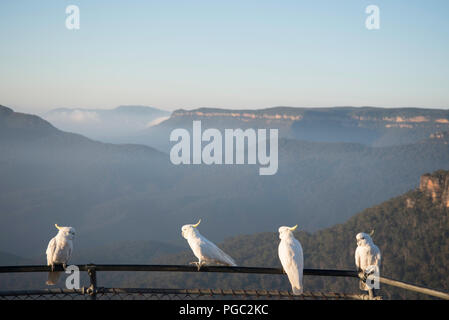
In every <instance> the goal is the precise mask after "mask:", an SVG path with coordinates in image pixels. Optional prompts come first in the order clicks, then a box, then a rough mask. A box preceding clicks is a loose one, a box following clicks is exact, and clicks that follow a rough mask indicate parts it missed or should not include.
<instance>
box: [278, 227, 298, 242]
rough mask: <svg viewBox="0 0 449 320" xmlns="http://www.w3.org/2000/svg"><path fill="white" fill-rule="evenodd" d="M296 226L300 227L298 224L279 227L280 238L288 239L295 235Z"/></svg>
mask: <svg viewBox="0 0 449 320" xmlns="http://www.w3.org/2000/svg"><path fill="white" fill-rule="evenodd" d="M296 228H298V225H296V226H294V227H291V228H290V227H280V228H279V239H281V240H282V239H287V238H290V237H293V231H295V230H296Z"/></svg>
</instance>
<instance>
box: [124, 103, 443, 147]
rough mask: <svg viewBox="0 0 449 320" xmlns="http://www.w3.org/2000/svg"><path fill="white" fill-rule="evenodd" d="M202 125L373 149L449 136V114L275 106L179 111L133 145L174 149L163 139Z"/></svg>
mask: <svg viewBox="0 0 449 320" xmlns="http://www.w3.org/2000/svg"><path fill="white" fill-rule="evenodd" d="M194 120H201V121H202V126H203V127H204V128H218V129H225V128H242V129H246V128H254V129H257V128H276V129H279V131H280V136H281V137H284V138H290V139H297V140H304V141H313V142H350V143H353V142H354V143H361V144H365V145H369V146H379V147H381V146H391V145H401V144H409V143H413V142H416V141H419V140H422V139H426V138H429V136H430V135H431V134H435V133H436V132H440V131H449V110H443V109H419V108H391V109H390V108H377V107H329V108H295V107H273V108H267V109H258V110H249V109H247V110H245V109H243V110H242V109H239V110H230V109H219V108H199V109H193V110H185V109H179V110H176V111H174V112H173V113H172V114H171V116H170V118H168V119H167V120H166V121H164V122H162V123H160V124H159V125H157V126H154V127H151V128H148V129H146V132H142V133H140V134H138V135H136V136H134V137H130V138H129V139H130V140H127V141H129V142H135V143H141V144H146V145H150V146H153V147H156V148H158V149H160V150H165V151H167V150H168V142H166V140H164V139H163V137H166V136H168V135H169V134H170V132H171V131H172V130H173V129H175V128H185V129H190V130H191V127H192V121H194Z"/></svg>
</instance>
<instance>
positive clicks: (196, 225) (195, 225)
mask: <svg viewBox="0 0 449 320" xmlns="http://www.w3.org/2000/svg"><path fill="white" fill-rule="evenodd" d="M200 223H201V219H200V221H198V223H197V224H194V225H192V227H194V228H196V227H198V226H199V225H200Z"/></svg>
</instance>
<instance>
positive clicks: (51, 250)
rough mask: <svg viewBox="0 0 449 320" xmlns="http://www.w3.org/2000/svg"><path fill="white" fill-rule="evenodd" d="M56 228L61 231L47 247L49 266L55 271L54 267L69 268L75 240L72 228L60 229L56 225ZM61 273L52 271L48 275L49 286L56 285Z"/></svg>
mask: <svg viewBox="0 0 449 320" xmlns="http://www.w3.org/2000/svg"><path fill="white" fill-rule="evenodd" d="M55 227H56V228H57V229H58V230H59V231H58V234H57V235H56V236H55V237H54V238H52V239H51V240H50V242H49V243H48V247H47V251H46V253H47V265H49V266H51V269H52V270H54V266H55V265H57V264H62V265H63V267H64V269H65V268H66V267H67V262H68V261H69V259H70V257H71V256H72V252H73V239H74V238H75V229H74V228H72V227H60V226H58V225H57V224H55ZM60 275H61V272H58V271H51V272H49V273H48V280H47V282H46V283H47V285H55V284H56V283H57V282H58V279H59V277H60Z"/></svg>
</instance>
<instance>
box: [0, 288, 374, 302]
mask: <svg viewBox="0 0 449 320" xmlns="http://www.w3.org/2000/svg"><path fill="white" fill-rule="evenodd" d="M93 298H94V299H95V300H215V299H218V300H220V299H226V300H233V299H238V300H242V299H243V300H258V299H264V300H266V299H270V300H369V295H366V294H345V293H333V292H304V293H303V294H300V295H293V294H292V293H291V292H289V291H279V290H243V289H241V290H232V289H229V290H223V289H164V288H153V289H150V288H97V291H96V293H95V295H94V296H93V295H92V294H91V292H90V291H89V289H88V288H87V289H86V288H82V289H79V290H76V289H73V290H69V289H44V290H17V291H0V300H55V299H56V300H92V299H93Z"/></svg>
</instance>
